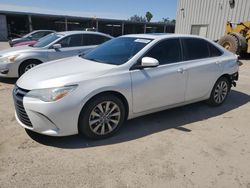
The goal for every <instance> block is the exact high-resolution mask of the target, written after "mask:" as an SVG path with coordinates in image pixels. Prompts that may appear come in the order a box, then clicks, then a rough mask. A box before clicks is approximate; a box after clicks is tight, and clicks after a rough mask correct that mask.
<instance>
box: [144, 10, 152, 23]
mask: <svg viewBox="0 0 250 188" xmlns="http://www.w3.org/2000/svg"><path fill="white" fill-rule="evenodd" d="M145 17H146V19H147V22H150V21H151V19H152V18H153V14H152V13H151V12H149V11H148V12H146V16H145Z"/></svg>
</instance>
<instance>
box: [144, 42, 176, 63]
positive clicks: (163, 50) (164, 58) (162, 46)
mask: <svg viewBox="0 0 250 188" xmlns="http://www.w3.org/2000/svg"><path fill="white" fill-rule="evenodd" d="M144 57H152V58H155V59H157V60H158V61H159V63H160V65H164V64H169V63H175V62H179V61H181V47H180V40H179V39H168V40H164V41H162V42H159V43H158V44H156V45H155V46H154V47H153V48H152V49H150V50H149V51H148V52H147V53H146V55H145V56H144Z"/></svg>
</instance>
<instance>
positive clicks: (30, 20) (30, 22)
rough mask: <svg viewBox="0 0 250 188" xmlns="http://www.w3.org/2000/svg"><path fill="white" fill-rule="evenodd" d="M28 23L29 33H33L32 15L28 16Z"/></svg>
mask: <svg viewBox="0 0 250 188" xmlns="http://www.w3.org/2000/svg"><path fill="white" fill-rule="evenodd" d="M28 22H29V31H30V32H32V31H33V28H32V19H31V15H28Z"/></svg>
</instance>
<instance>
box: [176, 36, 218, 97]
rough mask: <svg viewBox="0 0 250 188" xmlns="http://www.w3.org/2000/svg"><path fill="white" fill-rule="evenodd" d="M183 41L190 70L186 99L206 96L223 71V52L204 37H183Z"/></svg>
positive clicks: (187, 67)
mask: <svg viewBox="0 0 250 188" xmlns="http://www.w3.org/2000/svg"><path fill="white" fill-rule="evenodd" d="M181 41H182V47H183V58H184V61H185V64H186V69H187V72H188V80H187V90H186V95H185V100H186V101H191V100H195V99H199V98H202V97H205V96H206V95H208V94H209V92H210V91H211V88H212V87H213V85H214V83H215V81H216V79H217V78H218V76H219V75H220V72H221V71H222V69H221V67H220V55H222V53H221V52H220V50H219V49H217V48H216V47H215V46H214V45H212V44H211V43H209V42H207V41H206V40H204V39H199V38H182V39H181Z"/></svg>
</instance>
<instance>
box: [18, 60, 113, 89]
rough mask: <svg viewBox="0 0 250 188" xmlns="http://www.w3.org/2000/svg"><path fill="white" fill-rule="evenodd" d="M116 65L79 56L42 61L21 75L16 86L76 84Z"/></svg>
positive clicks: (49, 86) (100, 74) (31, 87)
mask: <svg viewBox="0 0 250 188" xmlns="http://www.w3.org/2000/svg"><path fill="white" fill-rule="evenodd" d="M115 67H117V66H116V65H109V64H103V63H98V62H94V61H90V60H86V59H83V58H81V57H78V56H76V57H69V58H65V59H60V60H56V61H52V62H47V63H43V64H41V65H38V66H36V67H34V68H33V69H31V70H29V71H28V72H26V73H25V74H24V75H22V76H21V77H20V78H19V79H18V81H17V86H18V87H21V88H23V89H27V90H32V89H42V88H52V87H60V86H64V85H69V84H78V83H79V82H81V81H86V80H90V79H93V78H97V77H99V76H102V75H104V74H106V73H108V72H109V71H110V70H112V69H113V68H115Z"/></svg>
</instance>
